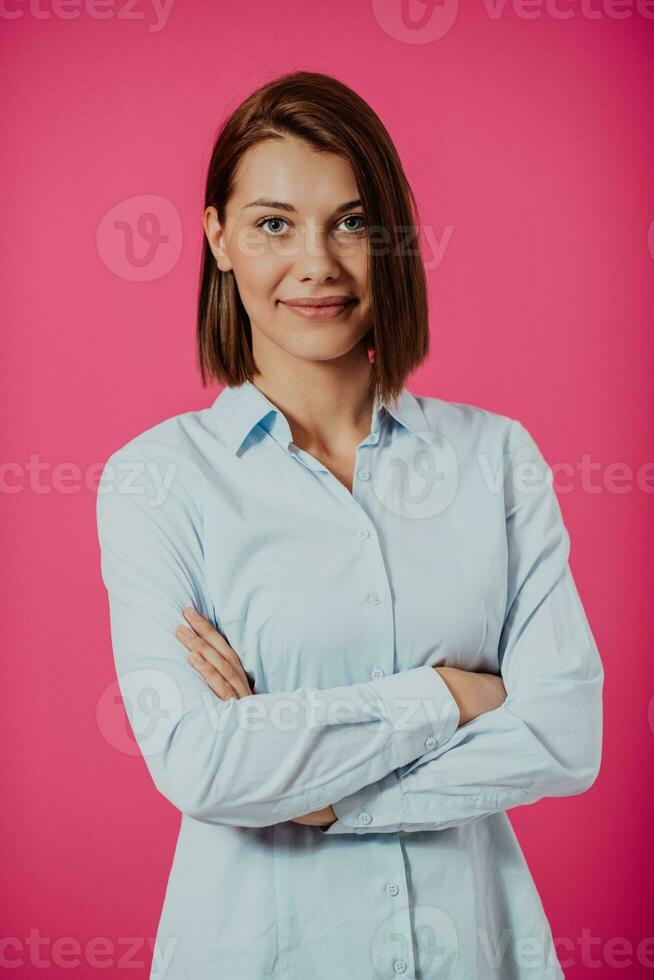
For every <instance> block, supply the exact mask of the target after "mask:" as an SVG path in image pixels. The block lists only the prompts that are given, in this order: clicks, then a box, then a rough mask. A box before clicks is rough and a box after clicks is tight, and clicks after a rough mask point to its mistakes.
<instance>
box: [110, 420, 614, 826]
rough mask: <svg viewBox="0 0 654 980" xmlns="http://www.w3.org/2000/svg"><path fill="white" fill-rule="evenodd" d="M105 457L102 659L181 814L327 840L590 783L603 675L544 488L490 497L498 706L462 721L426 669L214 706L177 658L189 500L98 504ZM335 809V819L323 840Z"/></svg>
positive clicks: (194, 601)
mask: <svg viewBox="0 0 654 980" xmlns="http://www.w3.org/2000/svg"><path fill="white" fill-rule="evenodd" d="M511 439H512V443H511V445H510V446H509V449H508V451H509V452H510V453H511V457H512V459H516V460H523V459H524V460H530V461H533V462H534V463H536V464H537V465H539V466H541V467H544V466H545V465H546V464H544V460H543V459H542V456H541V455H540V452H539V450H538V448H537V447H536V445H535V443H534V442H533V440H532V438H531V437H530V436H529V434H528V433H527V431H526V430H525V429H524V428H523V427H522V426H520V425H519V423H513V424H512V429H511ZM158 450H159V452H160V451H161V449H160V447H158ZM139 452H143V449H142V447H139V448H135V447H131V453H132V454H137V455H138V453H139ZM119 453H122V451H119ZM116 456H117V454H114V456H113V457H111V459H110V460H109V461H108V464H107V467H105V471H104V472H103V475H102V478H101V482H100V486H99V490H98V501H97V506H98V511H97V517H98V534H99V540H100V545H101V557H102V575H103V579H104V582H105V585H106V587H107V590H108V593H109V604H110V619H111V633H112V643H113V651H114V659H115V663H116V669H117V675H118V680H119V684H120V687H121V691H122V693H123V698H124V701H125V704H126V707H127V709H128V714H129V718H130V722H131V724H132V728H133V730H134V734H135V737H136V739H137V742H138V743H139V746H140V748H141V751H142V753H143V755H144V758H145V761H146V764H147V766H148V769H149V771H150V774H151V776H152V778H153V781H154V782H155V785H156V786H157V788H158V789H159V790H160V792H162V793H163V794H164V795H165V796H166V797H167V798H168V799H169V800H170V801H171V802H172V803H173V804H174V805H175V806H177V807H178V809H180V810H182V812H184V813H187V814H189V815H190V816H192V817H194V818H195V819H199V820H204V821H208V822H212V823H223V824H232V825H235V826H252V827H257V826H267V825H270V824H273V823H278V822H281V821H284V820H297V819H298V818H304V817H305V815H309V814H314V817H315V815H316V814H317V817H315V819H316V821H317V826H319V827H320V828H321V829H322V832H324V833H325V834H333V833H355V832H356V833H380V832H381V833H389V832H394V831H397V830H402V831H406V832H411V831H418V830H438V829H444V828H446V827H451V826H456V825H458V824H463V823H467V822H469V821H471V820H476V819H479V818H481V817H483V816H485V815H486V814H488V813H491V812H494V811H497V810H503V809H504V810H506V809H509V808H510V807H512V806H516V805H519V804H521V803H530V802H535V801H536V800H537V799H540V798H541V797H544V796H566V795H570V794H573V793H579V792H583V791H584V790H585V789H586V788H588V787H589V786H590V785H591V784H592V782H593V781H594V779H595V778H596V776H597V772H598V771H599V764H600V755H601V728H602V705H601V692H602V683H603V671H602V665H601V661H600V657H599V653H598V650H597V647H596V645H595V642H594V638H593V636H592V633H591V631H590V628H589V626H588V622H587V620H586V617H585V614H584V610H583V608H582V606H581V602H580V600H579V596H578V593H577V590H576V587H575V584H574V581H573V578H572V574H571V572H570V568H569V565H568V555H569V538H568V535H567V531H566V530H565V527H564V526H563V522H562V518H561V513H560V510H559V507H558V501H557V499H556V496H555V494H554V492H553V490H552V489H551V487H550V486H549V485H548V484H547V483H546V482H543V483H542V485H541V486H540V488H539V490H538V492H537V493H533V492H530V493H523V492H521V491H520V490H519V489H518V488H516V487H515V486H508V487H507V488H505V498H506V530H507V546H508V556H509V565H508V583H507V604H506V616H505V621H504V626H503V629H502V634H501V637H500V642H499V650H498V654H499V663H500V669H501V678H502V681H503V684H504V687H505V689H506V694H507V697H506V700H503V701H502V703H501V704H499V706H497V707H495V708H494V709H493V710H485V711H483V712H482V713H480V714H478V715H477V716H475V717H472V718H471V719H470V720H467V721H466V720H464V717H465V716H464V717H462V712H461V710H460V707H459V702H458V700H457V697H456V696H455V691H456V685H451V684H448V683H446V681H445V676H444V674H443V673H442V672H441V671H439V670H434V669H433V668H432V667H431V666H427V665H425V666H421V667H417V668H413V669H412V670H407V671H402V672H400V673H397V674H393V675H390V676H386V677H383V678H381V679H380V680H375V681H369V682H365V683H362V684H354V685H344V686H341V687H336V688H330V689H328V690H320V691H319V690H317V689H314V688H310V687H304V688H300V689H298V690H296V691H293V692H288V693H280V694H277V693H274V694H259V695H257V694H253V695H251V696H245V697H238V698H235V697H230V698H228V699H226V700H222V699H220V698H217V697H216V696H215V693H214V692H211V691H209V690H208V688H207V683H206V681H205V679H204V677H203V676H202V674H201V672H200V671H199V670H193V669H191V666H190V665H189V664H188V663H186V662H184V658H183V657H180V650H181V648H180V637H179V636H178V635H176V627H177V625H178V623H179V622H180V618H181V615H182V611H183V610H184V609H185V608H187V607H189V606H190V607H193V608H195V609H196V610H198V611H199V612H201V613H204V615H205V619H207V615H208V608H207V607H208V602H207V599H206V596H205V594H204V591H203V584H202V583H203V580H204V569H203V556H202V553H201V548H200V545H199V543H198V542H199V541H201V536H200V534H199V533H198V531H197V529H194V533H193V534H191V535H189V534H188V533H187V530H186V529H187V528H188V525H189V521H190V520H191V521H192V520H194V519H196V515H195V514H194V513H193V510H192V508H191V507H190V505H189V496H190V495H189V492H188V488H187V487H185V485H184V481H183V480H178V481H176V482H175V483H174V484H173V486H172V487H171V490H170V492H169V494H168V498H167V500H166V504H165V507H164V506H159V507H158V508H153V507H149V506H148V503H147V501H148V493H147V492H146V493H145V494H138V495H134V494H124V493H123V494H121V493H119V492H117V491H116V490H115V489H114V488H113V485H112V483H111V472H112V471H111V466H110V464H111V463H112V462H116V461H117V459H116ZM131 458H134V456H133V455H132V457H131ZM140 461H141V462H143V461H144V460H143V459H141V460H140ZM144 469H145V470H146V471H147V467H144ZM144 479H146V480H147V479H148V476H147V474H146V475H145V477H144ZM146 490H147V488H146ZM151 493H152V496H156V494H157V489H156V487H154V486H153V487H152V488H151ZM207 621H208V620H207ZM441 670H442V669H441ZM462 673H466V672H465V671H463V672H462ZM144 692H146V694H147V697H144V696H143V694H144ZM153 704H154V705H156V706H157V709H158V710H157V715H156V719H154V722H155V723H154V724H153V717H152V705H153ZM344 709H346V717H345V718H344V717H343V710H344ZM282 712H283V715H282ZM289 713H290V715H291V716H292V719H293V721H292V724H290V725H289V723H288V715H289ZM280 719H281V721H282V722H283V723H282V724H280ZM329 808H331V809H329ZM332 810H333V813H334V814H335V816H336V817H337V818H338V819H336V820H335V821H333V822H331V823H329V821H330V820H331V819H332ZM321 811H324V813H321ZM325 815H326V816H327V817H328V820H325V819H324V816H325ZM318 821H320V822H318ZM327 824H329V825H328V826H327Z"/></svg>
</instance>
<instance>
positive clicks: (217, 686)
mask: <svg viewBox="0 0 654 980" xmlns="http://www.w3.org/2000/svg"><path fill="white" fill-rule="evenodd" d="M188 661H189V663H190V664H191V666H192V667H194V668H195V670H197V672H198V674H200V675H201V676H202V677H203V678H204V680H205V681H206V683H207V685H208V686H209V687H210V688H211V690H212V691H213V692H214V694H217V695H218V697H219V698H221V699H222V700H223V701H227V700H229V698H236V700H237V701H238V700H239V696H238V694H237V693H236V691H235V690H234V689H233V687H232V686H231V684H228V683H227V681H226V680H225V678H224V677H223V676H222V674H220V673H219V672H218V671H217V670H216V669H215V668H214V667H213V666H212V665H211V664H209V663H208V662H207V661H206V660H205V659H204V657H201V656H200V655H199V654H197V653H193V652H191V653H189V655H188Z"/></svg>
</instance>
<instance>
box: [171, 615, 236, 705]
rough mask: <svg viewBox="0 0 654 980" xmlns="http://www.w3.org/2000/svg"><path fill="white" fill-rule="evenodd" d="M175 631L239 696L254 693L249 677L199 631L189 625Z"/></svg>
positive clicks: (185, 644)
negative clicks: (203, 637) (239, 670)
mask: <svg viewBox="0 0 654 980" xmlns="http://www.w3.org/2000/svg"><path fill="white" fill-rule="evenodd" d="M187 631H188V632H187ZM175 633H176V635H177V638H178V639H179V640H181V642H182V643H183V644H184V646H185V647H186V648H187V650H189V651H191V652H192V653H195V654H196V655H197V656H199V657H201V658H202V659H203V660H204V661H205V662H206V663H207V664H208V665H209V666H210V667H211V668H213V671H214V672H217V673H218V674H219V675H220V676H221V677H222V678H223V679H224V681H225V682H226V683H227V684H229V686H230V687H231V688H232V689H233V690H234V691H235V692H236V696H237V697H239V698H245V697H248V695H250V694H251V693H252V692H251V691H250V686H249V684H248V683H247V679H243V677H242V676H241V673H239V672H238V671H237V670H236V669H235V668H234V667H233V666H232V664H230V663H229V662H228V661H227V660H226V659H225V658H224V657H222V656H221V655H220V654H219V653H217V652H216V650H215V648H214V647H212V646H211V645H210V644H209V643H207V641H206V640H203V639H202V637H201V636H198V635H197V633H195V632H194V631H193V630H191V629H190V628H189V627H188V626H178V627H177V629H176V631H175ZM194 666H195V663H194ZM202 676H203V677H204V676H205V675H204V674H203V675H202ZM211 676H212V677H214V674H213V673H212V674H211ZM205 679H206V677H205ZM214 679H215V678H214Z"/></svg>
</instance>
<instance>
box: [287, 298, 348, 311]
mask: <svg viewBox="0 0 654 980" xmlns="http://www.w3.org/2000/svg"><path fill="white" fill-rule="evenodd" d="M353 298H354V297H352V296H343V295H338V296H298V297H296V298H295V299H283V300H281V302H282V303H283V304H284V306H301V307H303V308H307V307H310V306H345V305H346V304H347V303H349V302H350V301H351V300H352V299H353Z"/></svg>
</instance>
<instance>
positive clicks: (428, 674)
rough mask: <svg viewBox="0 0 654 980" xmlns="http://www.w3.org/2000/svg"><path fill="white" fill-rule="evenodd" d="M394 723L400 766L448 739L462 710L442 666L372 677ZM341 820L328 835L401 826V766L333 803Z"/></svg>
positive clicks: (323, 831) (325, 831) (457, 724)
mask: <svg viewBox="0 0 654 980" xmlns="http://www.w3.org/2000/svg"><path fill="white" fill-rule="evenodd" d="M372 684H373V686H374V688H375V690H376V692H377V693H378V695H379V696H380V697H381V698H382V700H383V701H384V704H385V705H386V707H387V711H388V716H389V718H390V720H391V722H392V724H393V738H394V748H395V752H396V760H397V764H396V769H399V768H401V767H402V766H404V765H405V764H407V763H408V762H413V761H414V760H415V759H418V758H420V757H421V756H422V755H424V754H426V753H427V752H431V751H432V750H433V749H435V748H437V747H438V746H440V745H442V744H443V743H445V742H447V741H448V739H450V738H451V737H452V735H453V734H454V732H455V731H456V730H457V728H458V727H459V721H460V712H459V706H458V705H457V703H456V701H455V699H454V697H453V696H452V693H451V691H450V689H449V687H448V686H447V684H446V683H445V681H444V680H443V678H442V677H441V676H440V674H439V673H438V671H437V670H434V668H433V667H430V666H422V667H415V668H413V669H412V670H407V671H402V672H401V673H399V674H391V675H390V676H389V677H383V678H381V680H377V681H373V682H372ZM332 809H333V811H334V813H335V814H336V817H337V819H336V820H335V821H334V823H332V824H331V825H330V826H329V827H327V828H326V829H325V828H322V827H321V828H320V829H321V831H322V833H323V834H351V833H357V834H366V833H375V831H379V832H382V833H392V832H394V831H397V830H400V828H401V826H402V820H403V816H404V811H403V805H402V788H401V783H400V779H399V775H398V773H397V772H396V771H393V772H390V773H388V775H387V776H385V777H384V778H383V779H380V780H378V781H377V782H375V783H372V784H370V785H369V786H364V787H363V788H362V789H360V790H358V791H357V792H356V793H351V794H349V795H348V796H345V797H343V799H341V800H338V801H337V802H336V803H332Z"/></svg>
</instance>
